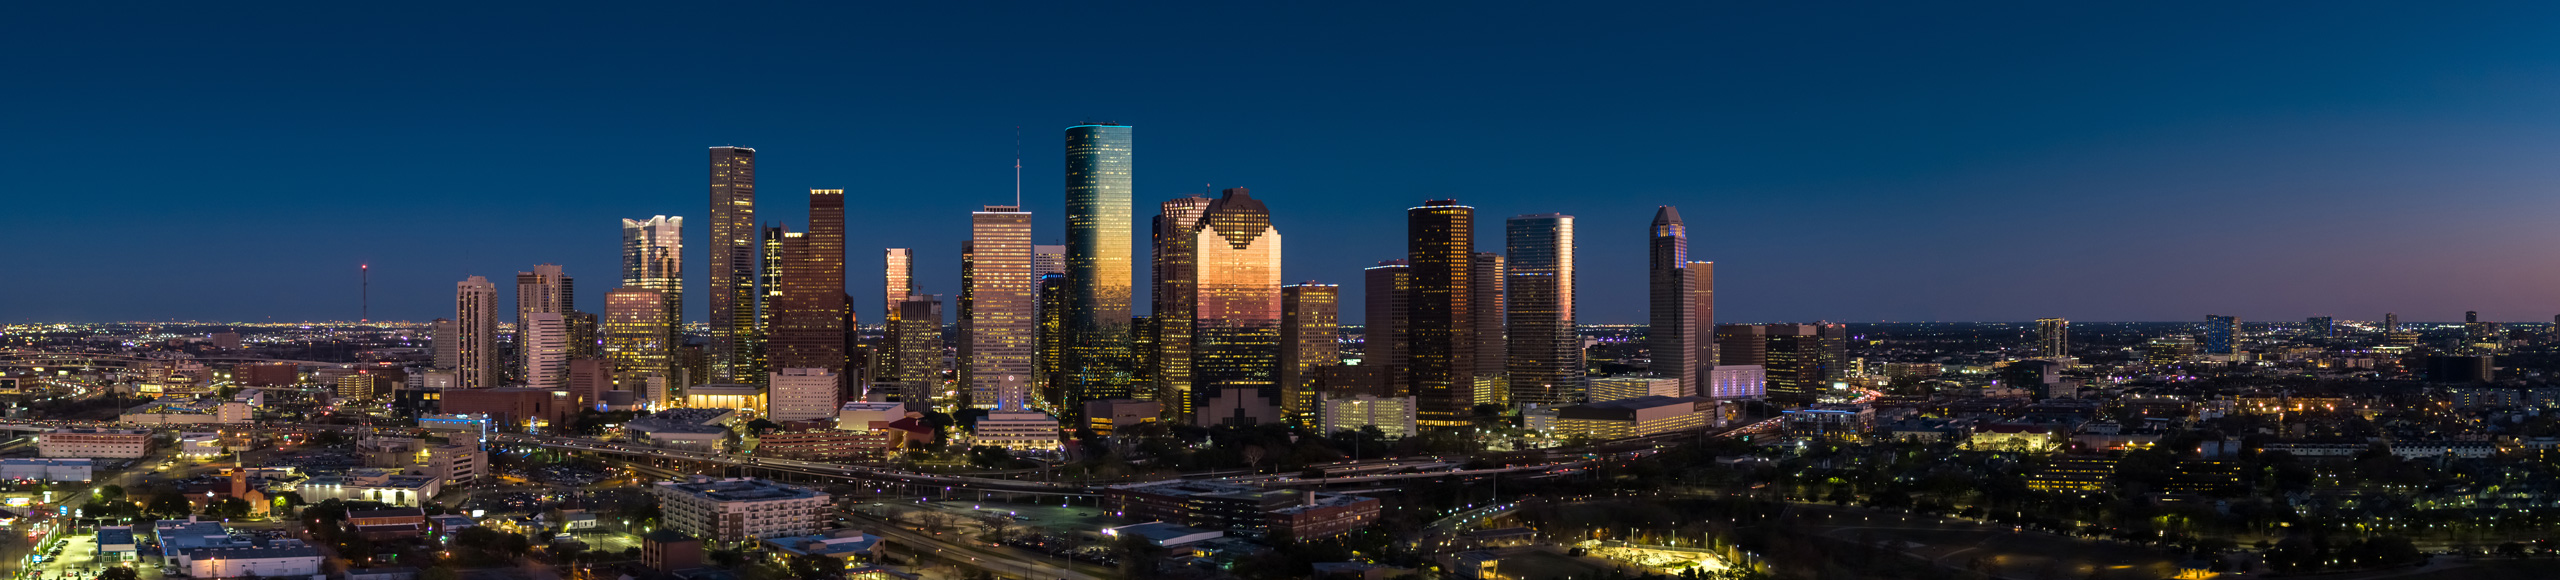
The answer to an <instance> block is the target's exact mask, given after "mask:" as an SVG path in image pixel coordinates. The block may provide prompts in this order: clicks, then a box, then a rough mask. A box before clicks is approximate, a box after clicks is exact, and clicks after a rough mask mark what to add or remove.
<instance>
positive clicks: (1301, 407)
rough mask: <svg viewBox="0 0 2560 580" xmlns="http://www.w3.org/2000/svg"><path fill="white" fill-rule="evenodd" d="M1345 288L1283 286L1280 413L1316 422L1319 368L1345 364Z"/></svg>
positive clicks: (1315, 285)
mask: <svg viewBox="0 0 2560 580" xmlns="http://www.w3.org/2000/svg"><path fill="white" fill-rule="evenodd" d="M1341 308H1342V287H1341V286H1336V285H1332V284H1318V283H1315V282H1301V283H1297V284H1290V285H1287V286H1281V287H1280V390H1281V396H1280V412H1281V416H1282V417H1295V418H1297V419H1299V420H1300V421H1312V420H1314V419H1315V412H1316V410H1317V409H1316V404H1315V402H1316V396H1317V395H1318V394H1320V393H1317V392H1316V390H1315V388H1314V386H1315V377H1316V368H1317V367H1327V366H1333V365H1337V364H1342V351H1341V349H1340V344H1339V342H1337V340H1336V337H1337V336H1339V335H1340V333H1341Z"/></svg>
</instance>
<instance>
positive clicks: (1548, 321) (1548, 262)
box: [1502, 214, 1590, 406]
mask: <svg viewBox="0 0 2560 580" xmlns="http://www.w3.org/2000/svg"><path fill="white" fill-rule="evenodd" d="M1502 239H1503V251H1504V253H1506V254H1509V256H1508V259H1509V261H1508V262H1507V263H1506V269H1505V271H1504V273H1503V276H1504V278H1506V280H1505V284H1504V293H1505V295H1506V296H1507V297H1509V299H1510V300H1509V302H1508V308H1506V309H1505V310H1506V313H1505V314H1506V316H1507V319H1508V321H1509V324H1508V325H1507V326H1508V327H1509V328H1508V329H1507V332H1508V333H1509V338H1510V342H1511V348H1510V350H1509V351H1508V352H1507V353H1506V357H1507V360H1506V361H1505V364H1504V368H1505V370H1506V371H1508V373H1509V374H1510V378H1511V401H1512V402H1513V403H1515V404H1516V403H1537V404H1540V405H1546V406H1561V405H1571V404H1575V403H1579V402H1582V401H1583V400H1584V398H1585V393H1587V392H1588V391H1589V387H1587V386H1586V385H1589V384H1590V378H1589V374H1590V373H1589V371H1588V370H1587V367H1586V365H1585V363H1584V362H1583V358H1582V336H1581V335H1580V334H1579V333H1578V332H1576V331H1575V327H1574V294H1573V293H1574V274H1575V270H1574V266H1575V264H1574V246H1573V216H1569V215H1564V214H1542V215H1524V216H1514V217H1512V218H1511V219H1509V220H1505V221H1504V222H1503V234H1502Z"/></svg>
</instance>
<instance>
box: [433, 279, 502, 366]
mask: <svg viewBox="0 0 2560 580" xmlns="http://www.w3.org/2000/svg"><path fill="white" fill-rule="evenodd" d="M453 327H454V337H455V338H457V339H459V340H456V341H454V344H453V352H454V368H453V370H454V377H455V380H454V384H455V385H456V386H459V387H461V388H465V389H491V388H497V387H500V386H503V385H500V384H499V383H500V382H502V379H501V378H500V377H499V375H498V373H499V365H498V286H497V285H496V284H490V283H489V279H488V278H486V277H481V276H472V277H470V278H468V279H464V280H463V281H461V282H456V283H454V285H453ZM437 338H439V339H441V338H443V337H437Z"/></svg>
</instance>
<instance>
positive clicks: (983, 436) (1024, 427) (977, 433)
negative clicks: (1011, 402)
mask: <svg viewBox="0 0 2560 580" xmlns="http://www.w3.org/2000/svg"><path fill="white" fill-rule="evenodd" d="M970 437H971V439H973V440H974V441H973V442H974V443H975V444H977V445H992V446H996V447H1003V448H1005V449H1012V450H1032V451H1050V450H1056V449H1057V448H1058V447H1059V440H1058V420H1057V419H1056V418H1054V417H1050V416H1049V414H1048V413H1040V412H1004V411H998V412H993V413H988V414H987V416H986V417H985V418H982V419H979V420H978V424H977V425H976V426H974V427H973V428H972V429H971V431H970Z"/></svg>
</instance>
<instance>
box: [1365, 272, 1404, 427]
mask: <svg viewBox="0 0 2560 580" xmlns="http://www.w3.org/2000/svg"><path fill="white" fill-rule="evenodd" d="M1360 276H1361V277H1360V279H1361V283H1362V284H1363V288H1362V289H1361V301H1362V303H1361V307H1362V311H1363V312H1364V313H1365V314H1364V316H1365V317H1366V318H1367V321H1366V322H1365V323H1364V324H1363V326H1362V327H1361V331H1360V334H1361V335H1360V366H1364V367H1372V368H1376V369H1379V370H1378V372H1375V373H1367V374H1368V375H1369V376H1370V377H1372V378H1374V379H1376V381H1377V384H1374V385H1364V387H1365V388H1367V389H1369V390H1370V391H1373V392H1375V393H1377V394H1380V395H1393V396H1404V395H1407V394H1411V393H1412V383H1410V382H1408V381H1409V380H1411V378H1412V375H1411V374H1409V373H1406V372H1405V363H1407V362H1408V359H1406V358H1405V354H1406V351H1405V342H1406V341H1407V340H1409V339H1410V337H1408V336H1407V333H1406V332H1405V330H1406V328H1408V327H1410V326H1411V324H1410V323H1409V322H1408V320H1407V319H1409V318H1411V317H1412V316H1413V312H1411V311H1410V310H1408V309H1407V308H1406V307H1405V305H1406V303H1407V302H1410V301H1411V300H1410V297H1411V295H1412V292H1413V266H1412V265H1410V264H1409V263H1407V262H1406V261H1404V260H1387V261H1383V262H1378V265H1376V266H1371V267H1369V268H1368V269H1365V270H1362V271H1361V274H1360Z"/></svg>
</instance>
